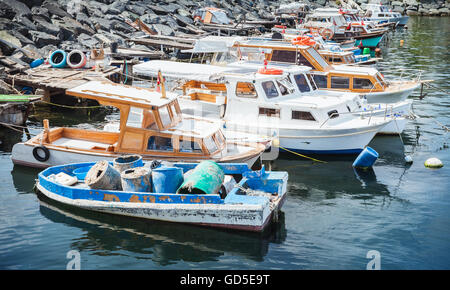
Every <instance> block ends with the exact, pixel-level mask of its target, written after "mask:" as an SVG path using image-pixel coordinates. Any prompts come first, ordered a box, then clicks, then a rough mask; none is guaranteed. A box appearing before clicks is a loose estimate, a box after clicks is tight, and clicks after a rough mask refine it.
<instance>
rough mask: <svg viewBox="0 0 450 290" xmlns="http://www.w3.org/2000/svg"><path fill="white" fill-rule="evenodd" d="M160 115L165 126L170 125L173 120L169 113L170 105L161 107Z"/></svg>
mask: <svg viewBox="0 0 450 290" xmlns="http://www.w3.org/2000/svg"><path fill="white" fill-rule="evenodd" d="M159 117H160V119H161V123H162V125H163V128H165V127H167V126H169V125H170V124H171V122H172V120H171V119H170V114H169V107H168V106H164V107H161V108H159Z"/></svg>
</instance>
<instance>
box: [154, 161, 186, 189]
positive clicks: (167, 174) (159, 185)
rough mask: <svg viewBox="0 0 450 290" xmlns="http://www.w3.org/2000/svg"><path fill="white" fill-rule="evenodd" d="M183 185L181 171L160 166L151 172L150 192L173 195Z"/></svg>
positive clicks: (176, 168)
mask: <svg viewBox="0 0 450 290" xmlns="http://www.w3.org/2000/svg"><path fill="white" fill-rule="evenodd" d="M182 183H183V169H181V168H178V167H167V166H160V167H158V168H155V169H153V170H152V192H155V193H175V192H176V191H177V189H178V187H180V185H181V184H182Z"/></svg>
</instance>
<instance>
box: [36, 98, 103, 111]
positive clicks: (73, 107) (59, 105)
mask: <svg viewBox="0 0 450 290" xmlns="http://www.w3.org/2000/svg"><path fill="white" fill-rule="evenodd" d="M39 102H41V103H45V104H49V105H53V106H57V107H63V108H68V109H98V108H104V107H105V106H101V105H100V106H88V107H78V106H68V105H61V104H55V103H51V102H46V101H43V100H40V101H39Z"/></svg>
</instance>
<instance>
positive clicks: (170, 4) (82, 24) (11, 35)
mask: <svg viewBox="0 0 450 290" xmlns="http://www.w3.org/2000/svg"><path fill="white" fill-rule="evenodd" d="M289 2H292V1H273V0H257V1H251V0H226V1H221V0H201V1H188V0H165V1H157V0H143V1H137V0H136V1H135V0H90V1H82V0H0V57H1V56H2V55H3V56H7V57H8V58H10V59H12V60H14V61H17V62H18V63H20V64H22V65H24V66H27V65H28V64H29V63H31V62H32V61H33V60H34V59H37V58H42V57H43V58H45V57H47V56H48V55H49V53H50V52H51V51H54V50H56V49H66V50H69V49H90V48H93V47H98V46H100V45H102V44H103V45H105V46H108V45H110V44H111V43H113V42H116V43H117V44H118V45H119V46H120V47H126V48H134V49H142V50H151V49H150V48H148V47H146V46H143V45H138V44H135V43H132V42H129V41H127V39H130V38H138V37H141V36H143V35H144V32H142V31H137V30H136V29H134V28H133V27H132V26H130V25H129V24H127V23H126V21H125V20H126V19H130V20H134V19H136V18H139V19H140V20H141V21H142V22H144V23H145V24H147V25H148V27H149V28H150V29H152V30H153V31H155V32H156V33H158V34H161V35H166V36H174V35H177V36H179V35H189V33H192V31H190V30H189V29H187V28H188V27H189V25H192V24H194V21H193V19H192V13H193V12H194V10H195V9H197V8H200V7H208V6H215V7H219V8H222V9H224V10H225V11H226V12H227V14H228V15H229V17H230V19H232V20H237V19H242V17H245V19H247V20H261V19H262V20H268V19H273V15H272V13H271V12H273V11H274V10H275V9H276V8H277V7H278V6H279V4H281V3H289ZM356 2H357V3H358V4H364V3H367V2H368V0H356ZM310 3H311V4H312V6H313V7H321V6H330V7H337V2H336V1H329V0H312V1H310ZM390 4H391V6H392V7H393V10H394V11H398V12H401V13H403V14H408V15H430V16H448V15H449V14H450V13H449V8H450V3H449V2H448V1H447V2H444V1H443V0H438V1H430V0H420V3H419V2H418V0H404V1H403V2H402V1H393V2H391V3H390ZM0 74H1V64H0Z"/></svg>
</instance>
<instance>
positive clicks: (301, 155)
mask: <svg viewBox="0 0 450 290" xmlns="http://www.w3.org/2000/svg"><path fill="white" fill-rule="evenodd" d="M277 147H278V148H281V149H283V150H285V151H287V152H289V153H292V154H295V155H298V156H300V157H304V158H307V159H311V160H313V161H316V162H321V163H328V162H326V161H322V160H318V159H315V158H312V157H309V156H306V155H303V154H300V153H297V152H294V151H291V150H289V149H286V148H284V147H281V146H277Z"/></svg>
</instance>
